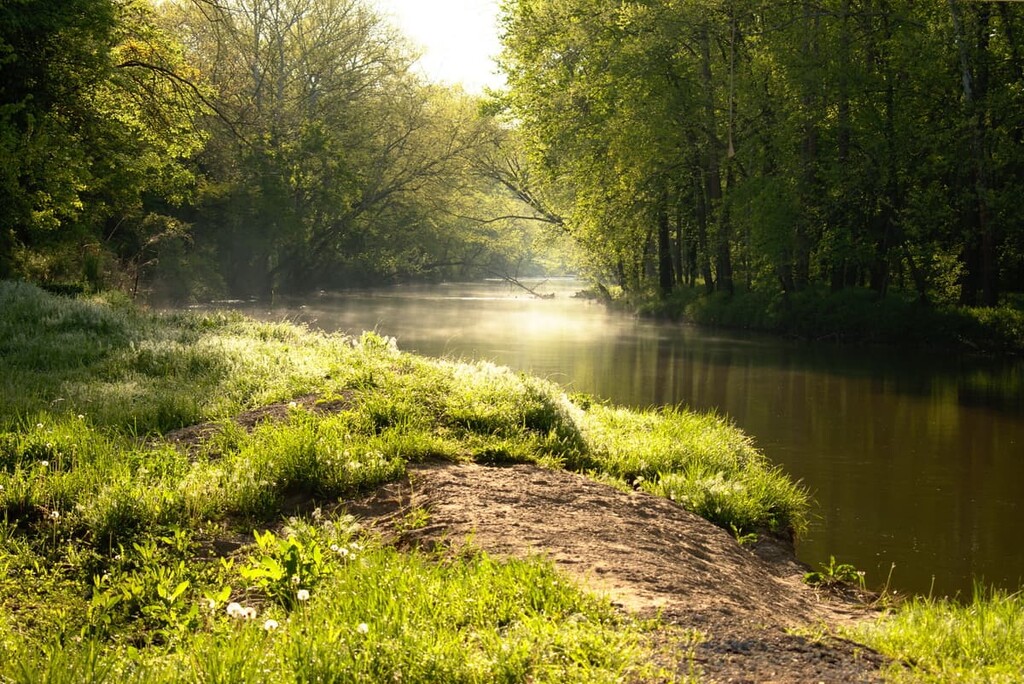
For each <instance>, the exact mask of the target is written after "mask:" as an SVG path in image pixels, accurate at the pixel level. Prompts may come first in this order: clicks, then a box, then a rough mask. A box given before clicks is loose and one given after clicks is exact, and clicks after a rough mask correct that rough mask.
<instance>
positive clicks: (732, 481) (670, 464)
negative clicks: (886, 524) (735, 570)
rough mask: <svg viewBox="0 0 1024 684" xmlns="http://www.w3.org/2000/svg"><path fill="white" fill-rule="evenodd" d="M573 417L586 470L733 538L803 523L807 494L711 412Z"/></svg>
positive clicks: (598, 409) (614, 411) (606, 411)
mask: <svg viewBox="0 0 1024 684" xmlns="http://www.w3.org/2000/svg"><path fill="white" fill-rule="evenodd" d="M578 420H579V422H580V424H581V426H582V428H581V429H582V433H583V435H584V438H585V439H586V442H587V444H588V446H589V447H590V448H589V451H588V459H589V460H588V461H587V465H589V466H590V467H591V468H594V469H596V470H599V471H601V472H602V473H605V474H608V475H611V476H613V477H617V478H620V479H622V480H624V481H626V482H627V483H629V484H631V485H633V486H635V487H640V488H642V489H644V490H646V491H649V492H651V493H653V494H657V495H659V496H665V497H668V498H670V499H672V500H673V501H675V502H677V503H679V504H681V505H682V506H683V507H685V508H686V509H687V510H690V511H692V512H694V513H696V514H697V515H700V516H701V517H703V518H705V519H707V520H710V521H711V522H713V523H715V524H716V525H719V526H720V527H723V528H725V529H732V530H734V531H736V532H739V533H747V532H756V531H758V530H763V529H767V530H770V531H772V532H780V533H789V532H794V531H795V532H799V531H801V530H802V529H803V528H804V526H805V525H806V519H805V511H806V510H807V508H808V505H809V504H808V497H807V493H806V492H805V491H804V490H803V489H802V488H801V487H800V486H799V485H797V484H795V483H794V482H793V481H792V480H790V479H789V478H788V477H787V476H786V475H785V474H784V473H783V472H782V471H781V470H780V469H779V468H777V467H775V466H772V465H771V464H770V463H769V462H768V460H767V459H766V458H765V457H764V455H763V454H762V453H761V452H759V451H758V450H757V449H756V448H755V447H754V445H753V443H752V442H751V440H750V438H749V437H747V436H746V435H744V434H743V433H742V432H740V431H739V430H737V429H735V428H734V427H733V426H732V425H730V424H729V423H728V422H727V421H725V420H723V419H722V418H720V417H718V416H716V415H714V414H712V413H704V414H701V413H693V412H689V411H680V410H678V409H672V408H668V409H661V410H650V411H633V410H628V409H622V408H614V407H609V406H603V405H594V406H592V407H591V408H590V409H589V410H588V411H587V412H586V413H584V414H581V415H580V416H579V418H578Z"/></svg>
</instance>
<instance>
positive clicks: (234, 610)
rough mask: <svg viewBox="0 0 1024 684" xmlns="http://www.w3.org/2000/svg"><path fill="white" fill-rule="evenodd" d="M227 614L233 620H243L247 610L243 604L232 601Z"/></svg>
mask: <svg viewBox="0 0 1024 684" xmlns="http://www.w3.org/2000/svg"><path fill="white" fill-rule="evenodd" d="M227 613H228V615H230V616H231V617H233V618H243V617H245V608H243V607H242V604H241V603H238V602H237V601H232V602H231V603H229V604H228V607H227Z"/></svg>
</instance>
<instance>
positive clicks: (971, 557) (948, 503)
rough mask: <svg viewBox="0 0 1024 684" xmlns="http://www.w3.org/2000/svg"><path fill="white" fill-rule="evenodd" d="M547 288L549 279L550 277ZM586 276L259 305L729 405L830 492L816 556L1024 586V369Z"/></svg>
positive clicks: (952, 583)
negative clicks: (697, 303)
mask: <svg viewBox="0 0 1024 684" xmlns="http://www.w3.org/2000/svg"><path fill="white" fill-rule="evenodd" d="M533 284H536V283H533ZM578 288H579V283H577V282H575V281H571V280H564V281H562V280H552V281H548V282H546V283H544V284H543V285H541V286H540V288H539V290H540V291H542V292H554V293H555V294H556V295H557V296H556V297H555V298H554V299H536V298H532V297H530V296H529V295H527V294H525V293H523V292H522V291H521V290H519V291H517V290H516V288H514V287H512V286H510V285H508V284H505V283H499V282H495V283H484V284H472V285H465V284H459V285H439V286H415V287H399V288H393V289H388V290H383V291H374V292H367V293H344V294H337V295H324V296H321V297H318V298H315V299H313V300H307V301H305V302H304V303H303V305H302V306H298V305H279V306H274V307H271V308H267V307H265V306H262V307H261V306H254V307H253V308H251V309H248V308H247V309H246V310H247V312H248V313H250V314H252V315H256V316H258V317H261V318H267V319H272V320H281V319H284V318H288V319H289V320H298V321H303V322H306V323H308V324H310V325H311V326H313V327H319V328H322V329H326V330H337V331H343V332H349V333H353V334H358V333H359V332H361V331H362V330H373V329H376V330H378V331H379V332H380V333H381V334H386V335H393V336H395V337H396V338H397V339H398V344H399V348H401V349H403V350H405V351H414V352H418V353H421V354H426V355H431V356H448V357H454V358H465V359H485V360H489V361H494V362H496V363H499V364H502V365H506V366H509V367H512V368H515V369H517V370H524V371H528V372H531V373H534V374H536V375H540V376H543V377H546V378H548V379H550V380H553V381H555V382H558V383H560V384H562V385H564V386H566V387H567V388H569V389H572V390H575V391H581V392H587V393H590V394H594V395H596V396H599V397H602V398H607V399H610V400H611V401H613V402H614V403H618V404H624V405H629V406H635V407H648V406H659V405H685V406H689V407H691V408H694V409H699V410H712V411H716V412H718V413H720V414H723V415H726V416H728V417H729V418H730V419H731V420H732V421H734V422H735V424H736V425H737V426H739V427H740V428H742V429H743V430H744V431H745V432H747V433H748V434H749V435H751V436H752V437H753V438H754V440H755V441H756V443H757V445H758V446H759V447H760V448H761V449H762V450H763V451H764V452H765V453H766V455H767V456H768V458H769V459H771V460H772V461H773V462H775V463H777V464H779V465H781V466H782V468H783V469H784V470H785V471H786V472H787V473H788V474H790V475H791V476H792V477H794V478H795V479H798V480H801V481H802V482H803V484H804V485H805V486H806V487H807V488H808V489H809V490H810V492H811V493H812V495H813V497H814V502H815V505H814V511H813V520H812V525H811V529H810V531H809V532H808V533H807V534H806V535H805V536H804V537H803V538H801V540H800V541H799V544H798V554H799V556H800V558H801V559H802V560H804V561H805V562H807V563H809V564H810V565H812V566H817V565H818V564H819V563H822V562H827V561H828V559H829V556H830V555H832V556H835V557H836V559H837V561H839V562H845V563H852V564H854V565H855V566H856V567H857V568H858V569H861V570H864V571H866V572H867V581H868V584H869V585H870V586H874V587H881V586H882V585H884V584H885V583H886V582H887V579H889V586H890V588H892V589H898V590H900V591H906V592H915V593H922V594H927V593H929V592H930V591H934V593H936V594H948V595H953V594H957V593H960V594H961V595H965V594H966V595H970V592H971V588H972V583H973V581H974V580H975V579H977V580H982V581H983V582H984V583H986V584H995V585H997V586H1000V587H1003V588H1006V589H1011V590H1016V589H1018V588H1020V587H1021V586H1022V581H1024V536H1022V512H1024V511H1022V501H1024V362H1021V361H998V360H991V359H988V360H986V359H967V358H961V357H958V356H955V355H949V354H939V353H934V354H931V353H919V352H912V353H907V352H903V351H894V350H889V349H885V350H879V349H864V348H859V347H843V346H837V345H830V344H822V345H815V344H808V343H797V342H791V341H785V340H779V339H776V338H771V337H763V336H755V335H748V334H743V333H735V332H723V331H709V330H704V329H698V328H695V327H692V326H687V325H680V324H673V323H665V322H656V321H650V320H640V319H637V318H635V317H632V316H629V315H627V314H623V313H620V312H613V311H608V310H607V309H606V308H605V307H604V306H602V305H600V304H597V303H593V302H587V301H583V300H580V299H574V298H572V296H571V295H572V294H573V293H574V292H575V291H576V290H577V289H578Z"/></svg>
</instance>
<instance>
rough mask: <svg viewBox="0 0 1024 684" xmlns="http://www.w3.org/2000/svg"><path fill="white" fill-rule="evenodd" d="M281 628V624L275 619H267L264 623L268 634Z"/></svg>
mask: <svg viewBox="0 0 1024 684" xmlns="http://www.w3.org/2000/svg"><path fill="white" fill-rule="evenodd" d="M280 626H281V625H280V623H279V622H278V621H277V620H275V619H273V618H269V619H267V621H266V622H264V623H263V629H264V630H266V631H267V632H273V631H274V630H275V629H277V628H278V627H280Z"/></svg>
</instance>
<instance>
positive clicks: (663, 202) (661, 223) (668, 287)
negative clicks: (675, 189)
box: [658, 188, 675, 297]
mask: <svg viewBox="0 0 1024 684" xmlns="http://www.w3.org/2000/svg"><path fill="white" fill-rule="evenodd" d="M674 284H675V273H674V270H673V267H672V244H671V238H670V236H669V222H668V189H667V188H666V189H665V190H663V191H662V193H661V199H660V200H659V202H658V286H659V287H660V289H661V296H662V297H667V296H669V295H670V294H672V286H673V285H674Z"/></svg>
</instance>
